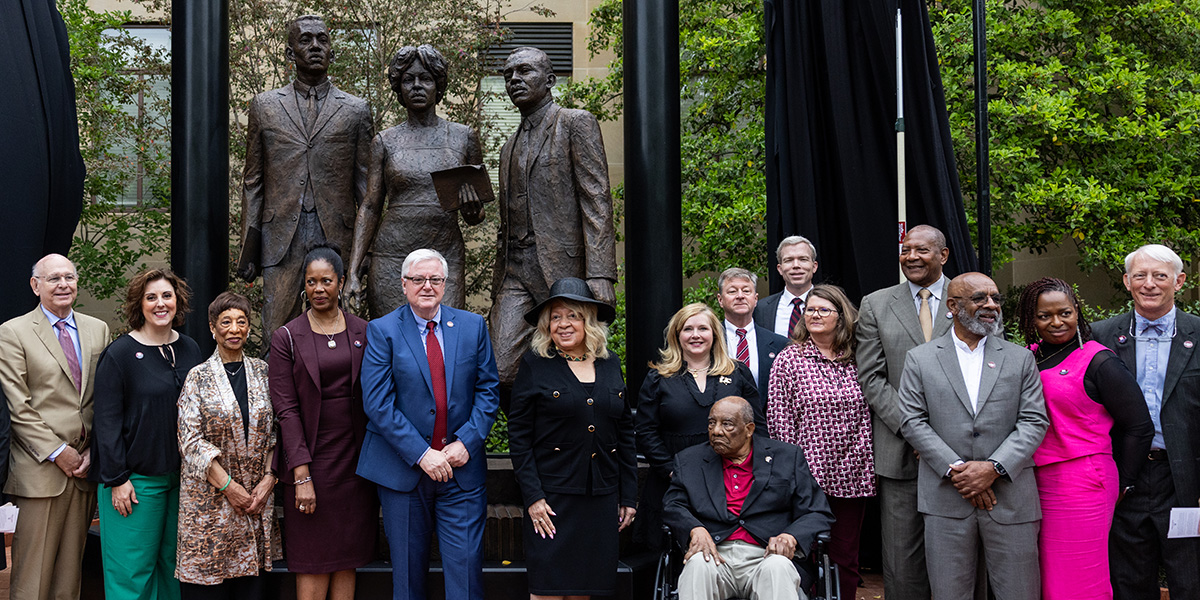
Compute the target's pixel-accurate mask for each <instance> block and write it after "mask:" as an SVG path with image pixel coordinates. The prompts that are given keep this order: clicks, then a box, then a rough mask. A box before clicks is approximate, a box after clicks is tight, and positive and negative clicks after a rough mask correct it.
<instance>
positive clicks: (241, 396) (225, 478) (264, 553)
mask: <svg viewBox="0 0 1200 600" xmlns="http://www.w3.org/2000/svg"><path fill="white" fill-rule="evenodd" d="M249 314H250V302H249V301H248V300H247V299H246V298H245V297H244V296H241V295H238V294H234V293H232V292H224V293H222V294H221V295H219V296H217V298H216V300H213V302H212V304H211V305H209V307H208V326H209V329H211V330H212V333H213V339H215V340H216V341H217V351H216V352H214V353H213V355H212V356H211V357H210V358H209V359H208V360H207V361H205V362H203V363H201V364H200V365H199V366H197V367H196V368H194V369H192V371H191V372H190V373H188V376H187V379H186V380H185V381H184V383H183V391H182V392H181V393H180V395H179V452H180V455H181V458H182V463H183V464H182V469H181V471H182V472H181V473H180V482H179V483H180V485H179V549H178V553H177V554H178V560H179V562H178V564H177V566H176V569H175V576H176V577H178V578H179V581H180V591H181V592H182V594H181V596H182V598H183V600H189V599H193V598H239V599H241V598H246V599H255V598H262V597H263V585H264V581H263V580H264V578H263V577H262V576H261V574H262V571H263V570H268V571H269V570H270V569H271V561H272V560H274V559H276V558H279V556H280V554H281V553H280V551H279V536H278V535H277V534H276V529H275V527H276V524H275V508H274V506H273V504H274V503H273V499H274V488H275V481H276V478H275V476H274V475H273V474H272V473H271V459H272V455H273V454H274V452H275V432H274V425H275V414H274V411H273V410H272V408H271V397H270V396H269V395H268V393H267V363H266V362H264V361H262V360H259V359H257V358H248V357H243V356H242V346H243V344H244V343H245V340H246V336H247V335H248V334H249V333H250V326H249V318H248V315H249Z"/></svg>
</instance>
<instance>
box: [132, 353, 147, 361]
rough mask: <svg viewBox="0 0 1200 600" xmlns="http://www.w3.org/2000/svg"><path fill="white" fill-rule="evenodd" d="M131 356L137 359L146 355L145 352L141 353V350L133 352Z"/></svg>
mask: <svg viewBox="0 0 1200 600" xmlns="http://www.w3.org/2000/svg"><path fill="white" fill-rule="evenodd" d="M133 357H134V358H136V359H138V360H142V359H143V358H145V357H146V355H145V354H142V353H141V352H134V353H133Z"/></svg>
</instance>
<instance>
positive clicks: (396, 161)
mask: <svg viewBox="0 0 1200 600" xmlns="http://www.w3.org/2000/svg"><path fill="white" fill-rule="evenodd" d="M387 76H388V81H389V82H390V83H391V86H392V89H393V90H395V92H396V95H397V97H398V98H399V100H400V104H401V105H402V106H403V107H404V108H405V110H406V111H407V113H408V118H407V120H405V121H404V122H403V123H400V124H399V125H396V126H395V127H391V128H389V129H386V130H384V131H382V132H380V133H379V135H376V136H375V139H374V140H373V141H372V142H371V158H370V164H369V171H368V173H369V174H368V179H367V194H366V197H365V198H364V199H363V202H362V205H361V206H359V209H358V219H357V220H356V223H355V228H354V248H353V251H352V252H351V255H350V265H349V269H348V273H349V277H350V279H349V282H348V283H349V285H348V286H347V289H348V291H349V293H350V301H351V303H352V304H355V305H357V306H359V307H361V306H362V304H363V300H364V298H363V295H364V292H365V295H366V298H365V301H366V305H367V306H368V308H369V311H370V316H371V317H372V318H378V317H381V316H383V315H386V314H387V313H389V312H391V311H393V310H395V309H396V308H397V307H398V306H400V305H401V304H403V303H404V291H403V290H402V289H401V286H400V282H401V266H402V264H403V262H404V257H405V256H407V255H408V253H409V252H411V251H413V250H416V249H418V248H433V249H435V250H437V251H438V252H441V253H442V255H443V256H445V257H446V261H447V263H448V267H449V270H448V272H447V275H448V276H447V278H446V282H445V283H444V284H443V285H445V286H446V290H445V296H444V297H443V300H442V303H443V304H445V305H447V306H452V307H454V308H464V305H465V303H466V288H465V285H466V277H465V275H464V263H465V262H466V247H465V244H464V243H463V235H462V229H460V227H459V224H458V215H459V214H460V213H461V214H462V218H463V220H464V221H466V222H467V224H468V225H476V224H478V223H480V222H481V221H483V202H484V201H485V200H490V199H491V197H492V191H491V184H490V183H489V182H488V180H487V173H486V172H485V171H484V170H483V167H482V164H483V151H482V149H481V147H480V144H479V136H478V135H477V134H476V133H475V131H473V130H472V129H471V128H469V127H467V126H466V125H462V124H459V123H452V122H450V121H446V120H444V119H442V118H441V117H438V115H437V103H438V102H440V101H441V100H442V98H443V96H445V94H446V84H447V64H446V59H445V58H444V57H443V56H442V55H441V53H440V52H438V51H437V50H436V49H435V48H434V47H432V46H429V45H427V44H423V45H421V46H417V47H413V46H405V47H403V48H401V49H400V50H399V51H398V52H396V54H395V56H394V57H393V58H392V61H391V63H390V64H389V65H388V69H387ZM462 167H467V168H462ZM451 190H454V191H451ZM439 191H440V192H442V194H441V198H439ZM446 192H449V197H447V194H446ZM385 199H386V206H387V209H386V210H384V205H385ZM368 255H369V256H368ZM364 275H365V276H366V283H365V286H364V284H363V277H364ZM364 288H365V289H364Z"/></svg>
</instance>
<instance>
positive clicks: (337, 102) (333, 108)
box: [308, 84, 345, 140]
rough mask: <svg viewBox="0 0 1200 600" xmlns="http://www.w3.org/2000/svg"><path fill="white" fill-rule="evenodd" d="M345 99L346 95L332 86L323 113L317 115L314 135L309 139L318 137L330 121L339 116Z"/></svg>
mask: <svg viewBox="0 0 1200 600" xmlns="http://www.w3.org/2000/svg"><path fill="white" fill-rule="evenodd" d="M344 98H345V94H344V93H342V91H341V90H339V89H337V88H335V87H333V85H332V84H330V86H329V93H328V94H326V95H325V102H324V103H323V104H322V105H321V112H319V113H317V120H316V123H314V124H313V130H312V133H311V134H309V136H308V139H310V140H311V139H313V138H315V137H317V134H318V133H321V130H322V129H324V128H325V125H326V124H328V123H329V120H330V119H332V118H333V115H335V114H337V112H338V111H339V110H342V105H343V102H342V100H343V99H344Z"/></svg>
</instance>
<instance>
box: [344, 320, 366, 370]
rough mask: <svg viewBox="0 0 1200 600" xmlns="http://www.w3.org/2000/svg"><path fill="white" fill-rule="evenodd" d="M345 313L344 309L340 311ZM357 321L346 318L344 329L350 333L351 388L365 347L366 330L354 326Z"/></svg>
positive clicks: (360, 366) (360, 365) (360, 364)
mask: <svg viewBox="0 0 1200 600" xmlns="http://www.w3.org/2000/svg"><path fill="white" fill-rule="evenodd" d="M342 314H343V315H344V314H345V311H342ZM356 324H357V321H355V322H353V323H352V322H351V321H350V319H346V330H347V331H348V332H349V333H350V336H349V337H350V356H351V360H350V387H351V388H353V387H354V385H355V384H357V383H358V372H359V370H360V369H361V368H362V359H363V353H364V352H365V351H366V348H365V347H364V346H363V344H364V341H363V340H364V338H366V337H367V330H366V329H365V328H359V327H357V326H356Z"/></svg>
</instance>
